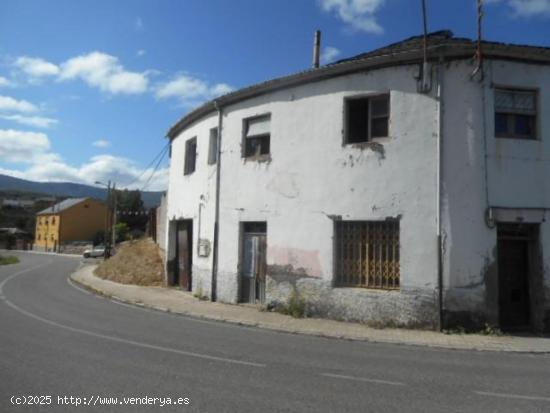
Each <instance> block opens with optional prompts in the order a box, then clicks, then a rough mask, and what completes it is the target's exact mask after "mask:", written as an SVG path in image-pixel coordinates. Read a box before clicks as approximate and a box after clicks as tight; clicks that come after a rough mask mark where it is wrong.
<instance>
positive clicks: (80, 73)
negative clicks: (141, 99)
mask: <svg viewBox="0 0 550 413" xmlns="http://www.w3.org/2000/svg"><path fill="white" fill-rule="evenodd" d="M59 78H60V79H61V80H67V79H75V78H80V79H82V80H83V81H85V82H86V83H88V85H90V86H94V87H98V88H99V89H100V90H102V91H104V92H109V93H112V94H119V93H123V94H138V93H143V92H145V91H146V90H147V87H148V83H149V79H148V78H147V76H146V75H145V74H144V73H137V72H129V71H127V70H125V69H124V67H123V66H122V65H121V64H120V62H119V60H118V58H116V57H115V56H111V55H108V54H106V53H101V52H91V53H88V54H86V55H82V56H78V57H73V58H72V59H69V60H67V61H66V62H65V63H63V64H61V73H60V76H59Z"/></svg>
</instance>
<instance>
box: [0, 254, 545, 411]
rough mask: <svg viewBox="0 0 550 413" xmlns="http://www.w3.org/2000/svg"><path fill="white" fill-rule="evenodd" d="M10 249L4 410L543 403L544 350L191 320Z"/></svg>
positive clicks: (0, 287) (66, 265) (2, 309)
mask: <svg viewBox="0 0 550 413" xmlns="http://www.w3.org/2000/svg"><path fill="white" fill-rule="evenodd" d="M17 255H18V256H19V257H20V259H21V263H19V264H16V265H10V266H3V267H0V412H12V411H13V412H25V411H32V412H41V411H44V412H58V411H70V412H72V411H79V410H80V409H87V410H89V411H98V412H151V411H165V412H170V411H175V412H176V411H177V412H182V411H189V412H258V411H264V412H278V411H281V412H365V411H369V412H396V411H406V412H428V411H429V412H492V411H494V412H522V413H524V412H539V411H540V412H547V411H550V387H549V386H548V383H550V357H549V356H548V355H530V354H509V353H492V352H475V351H456V350H443V349H433V348H420V347H412V346H411V347H409V346H399V345H387V344H373V343H364V342H351V341H340V340H332V339H323V338H318V337H308V336H299V335H292V334H284V333H277V332H272V331H265V330H260V329H255V328H247V327H240V326H235V325H231V324H224V323H217V322H210V321H204V320H197V319H193V318H189V317H183V316H177V315H172V314H167V313H162V312H156V311H150V310H146V309H141V308H137V307H132V306H127V305H123V304H120V303H116V302H113V301H110V300H108V299H105V298H101V297H98V296H95V295H92V294H90V293H88V292H86V291H84V290H81V289H78V288H77V287H75V286H74V285H71V283H70V282H69V281H68V276H69V274H70V273H71V272H72V271H74V270H75V269H76V268H77V267H78V266H79V265H80V259H77V258H71V257H64V256H54V255H41V254H31V253H17ZM29 396H34V397H29ZM47 396H50V398H49V399H48V398H47ZM65 396H66V397H65ZM71 396H72V397H73V399H72V400H71V399H70V397H71ZM115 398H116V399H115ZM131 398H135V399H131ZM146 398H148V399H146ZM155 398H156V399H155ZM178 398H180V400H178ZM186 398H187V399H188V400H187V402H188V404H186V401H185V399H186ZM48 400H49V404H48ZM169 401H170V402H172V403H174V402H179V403H181V404H179V405H174V404H170V405H169V404H166V403H168V402H169ZM29 402H34V403H43V404H32V405H29V404H28V403H29ZM77 402H78V403H82V404H84V403H86V404H91V405H89V406H82V405H81V406H79V407H78V408H77V407H76V403H77ZM17 403H20V404H17ZM21 403H27V404H25V405H23V404H21ZM70 403H72V404H70ZM105 403H116V404H114V405H106V404H105ZM146 403H148V404H146ZM94 404H95V406H94ZM161 404H164V406H163V407H161Z"/></svg>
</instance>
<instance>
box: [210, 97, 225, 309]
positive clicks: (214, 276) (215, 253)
mask: <svg viewBox="0 0 550 413" xmlns="http://www.w3.org/2000/svg"><path fill="white" fill-rule="evenodd" d="M214 107H215V108H216V110H217V111H218V148H217V149H218V150H217V154H216V208H215V218H214V242H213V244H214V245H213V248H212V250H213V251H212V283H211V285H210V300H211V301H216V299H217V297H216V289H217V285H218V239H219V232H220V230H219V228H220V180H221V160H222V157H221V153H222V126H223V109H222V108H221V107H220V106H219V105H218V101H217V100H214Z"/></svg>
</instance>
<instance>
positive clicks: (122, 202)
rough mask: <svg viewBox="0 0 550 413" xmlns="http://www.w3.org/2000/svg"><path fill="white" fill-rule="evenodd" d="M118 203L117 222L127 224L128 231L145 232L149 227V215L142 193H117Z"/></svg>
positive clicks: (127, 191) (123, 191) (125, 190)
mask: <svg viewBox="0 0 550 413" xmlns="http://www.w3.org/2000/svg"><path fill="white" fill-rule="evenodd" d="M115 196H116V201H117V211H118V214H117V222H119V223H125V224H126V225H127V226H128V231H134V230H139V231H145V226H146V225H147V220H148V214H146V213H144V212H146V211H145V209H144V207H143V201H142V199H141V192H140V191H137V190H135V191H129V190H127V189H124V190H122V191H119V190H117V191H115Z"/></svg>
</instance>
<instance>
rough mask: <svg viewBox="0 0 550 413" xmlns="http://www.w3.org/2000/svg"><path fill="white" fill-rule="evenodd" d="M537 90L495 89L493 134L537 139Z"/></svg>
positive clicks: (498, 136) (500, 136) (504, 136)
mask: <svg viewBox="0 0 550 413" xmlns="http://www.w3.org/2000/svg"><path fill="white" fill-rule="evenodd" d="M536 124H537V92H536V91H534V90H516V89H495V136H496V137H497V138H517V139H537V133H536Z"/></svg>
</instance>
